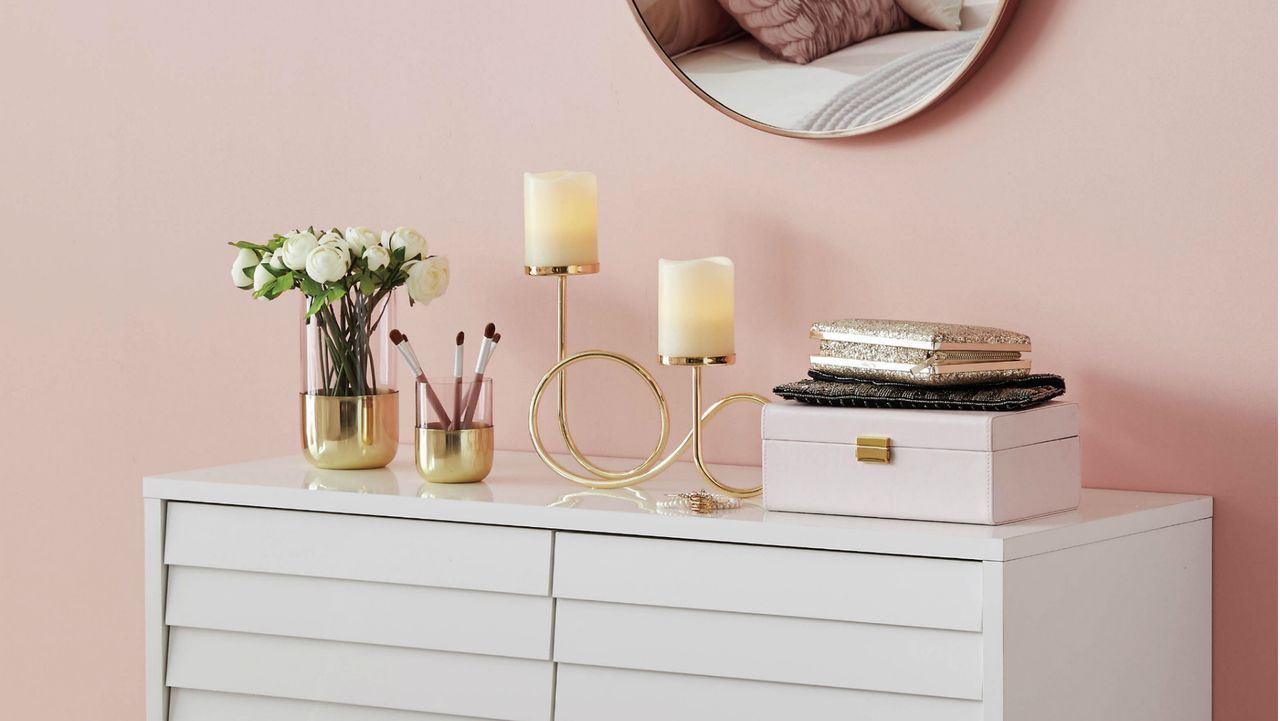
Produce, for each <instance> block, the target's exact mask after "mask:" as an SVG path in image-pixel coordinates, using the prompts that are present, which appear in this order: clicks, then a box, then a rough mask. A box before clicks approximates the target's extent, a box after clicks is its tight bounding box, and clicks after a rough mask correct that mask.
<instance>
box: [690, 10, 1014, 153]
mask: <svg viewBox="0 0 1280 721" xmlns="http://www.w3.org/2000/svg"><path fill="white" fill-rule="evenodd" d="M997 2H998V0H974V1H973V2H966V3H965V6H964V9H963V11H962V12H961V16H960V19H961V27H960V30H959V31H958V32H965V31H968V30H977V29H981V28H984V27H986V25H987V22H988V21H989V20H990V19H991V16H992V14H993V12H994V10H995V7H996V5H997ZM956 36H957V32H947V31H942V30H928V29H919V30H909V31H906V32H901V33H892V34H890V35H882V36H880V37H876V38H871V39H870V40H864V41H863V42H860V43H856V44H854V45H851V46H849V47H847V48H844V49H842V50H838V51H836V52H834V53H832V54H830V55H827V56H826V57H822V58H818V59H817V60H814V61H813V62H811V63H809V64H808V65H797V64H795V63H789V62H786V61H785V60H780V59H778V58H777V57H775V56H774V55H772V54H771V53H770V52H769V51H768V50H766V49H764V47H762V46H761V45H760V44H759V43H758V42H756V40H755V39H754V38H751V37H743V38H738V39H736V40H731V41H729V42H726V43H722V44H720V45H714V46H711V47H707V48H703V49H701V50H695V51H693V52H690V53H688V54H685V55H681V56H679V57H677V58H676V59H675V62H676V65H678V66H679V67H680V69H681V70H682V71H683V72H684V73H685V75H687V76H688V77H689V79H690V80H692V81H693V82H694V83H696V84H697V85H698V87H700V88H702V89H703V90H704V91H706V93H707V94H708V95H710V96H712V97H713V98H715V99H716V100H718V101H719V102H720V103H721V104H722V105H725V106H727V107H729V108H732V109H733V110H734V111H736V112H738V113H739V114H741V115H745V116H746V117H748V118H751V119H753V120H756V121H759V122H761V123H767V124H769V125H775V126H778V127H781V128H795V127H797V126H798V125H799V123H800V121H801V120H803V119H804V118H806V117H807V116H808V115H809V114H810V113H812V112H814V111H815V110H817V109H819V108H821V107H823V106H825V105H826V104H827V103H829V102H830V101H831V100H832V98H834V97H835V96H836V95H837V94H838V93H840V92H841V91H842V90H844V89H845V88H847V87H848V86H849V85H850V84H851V83H853V82H854V81H856V80H857V79H859V78H861V77H864V76H865V75H867V74H868V73H870V72H872V71H874V70H876V69H877V68H880V67H883V66H884V65H886V64H888V63H890V62H893V61H894V60H897V59H899V58H901V57H904V56H906V55H910V54H912V53H916V52H920V51H923V50H928V49H929V48H932V47H934V46H936V45H937V44H939V43H942V42H946V41H948V40H950V39H952V38H954V37H956Z"/></svg>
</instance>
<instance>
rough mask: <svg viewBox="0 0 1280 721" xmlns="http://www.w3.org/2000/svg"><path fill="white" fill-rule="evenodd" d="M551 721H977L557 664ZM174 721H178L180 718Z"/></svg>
mask: <svg viewBox="0 0 1280 721" xmlns="http://www.w3.org/2000/svg"><path fill="white" fill-rule="evenodd" d="M556 676H557V683H556V721H600V720H601V719H608V721H654V719H662V720H663V721H747V720H751V721H754V720H755V719H770V720H772V719H778V720H790V719H795V720H796V721H852V720H854V719H866V720H867V721H982V718H983V716H982V704H981V703H980V702H977V701H960V700H956V699H948V698H930V697H927V696H906V695H900V694H892V693H874V692H869V691H850V690H846V689H837V688H824V687H821V686H798V685H793V684H785V683H766V682H761V681H743V680H738V679H726V678H712V677H708V676H686V675H681V674H672V673H655V672H652V671H626V670H621V669H616V668H597V667H591V666H575V665H572V664H560V665H559V666H558V667H557V674H556ZM177 721H183V720H181V719H179V720H177Z"/></svg>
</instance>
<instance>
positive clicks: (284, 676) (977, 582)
mask: <svg viewBox="0 0 1280 721" xmlns="http://www.w3.org/2000/svg"><path fill="white" fill-rule="evenodd" d="M400 456H401V457H400V458H399V459H397V461H396V462H395V463H393V464H392V465H391V466H390V467H389V468H387V469H381V470H378V471H353V472H341V471H317V470H315V469H311V468H309V467H308V466H307V465H306V463H305V462H304V461H303V460H302V458H301V457H291V458H285V459H277V460H270V461H261V462H255V463H245V464H240V465H231V466H223V467H219V468H210V469H204V470H197V471H189V472H183V473H171V474H165V475H160V476H154V477H150V478H147V479H145V481H144V485H143V488H144V496H145V501H144V503H145V507H146V516H145V517H146V549H147V550H146V566H147V574H146V577H147V684H148V690H147V698H148V703H147V707H148V719H149V720H150V721H163V720H164V719H169V720H170V721H231V720H236V719H252V720H255V721H298V720H302V719H306V720H307V721H445V720H449V721H463V720H465V719H504V720H510V721H547V720H548V719H556V720H557V721H652V720H653V719H664V720H672V721H683V720H685V719H687V720H689V721H695V720H696V721H718V720H724V721H730V720H732V721H743V720H754V719H784V720H790V719H799V720H806V721H819V720H826V719H831V720H835V719H841V720H849V719H866V720H869V721H1110V720H1115V721H1148V720H1150V721H1157V720H1158V721H1184V720H1185V721H1191V720H1193V719H1194V720H1196V721H1206V720H1207V719H1209V718H1210V658H1211V624H1210V571H1211V524H1212V521H1211V516H1212V501H1211V499H1209V498H1205V497H1199V496H1179V495H1171V494H1157V493H1133V492H1122V491H1101V490H1086V491H1085V492H1084V495H1083V500H1082V505H1081V508H1080V509H1079V510H1078V511H1075V512H1072V513H1066V514H1060V515H1056V516H1050V517H1046V518H1042V519H1039V520H1032V521H1026V522H1022V523H1017V524H1013V525H1007V526H999V527H987V526H972V525H961V524H945V523H921V522H913V521H894V520H885V519H869V518H842V517H835V516H817V515H805V514H790V513H768V512H765V511H763V510H761V509H760V508H759V507H758V506H757V505H755V504H752V503H750V502H749V503H748V505H747V507H744V508H742V509H739V510H735V511H729V512H726V513H724V514H723V515H720V516H717V517H697V516H691V515H687V514H679V513H672V512H667V511H660V510H659V509H658V508H657V502H658V501H661V500H664V498H665V494H667V493H671V492H674V491H677V490H693V489H695V488H699V487H701V486H700V484H699V483H697V482H696V481H695V480H694V478H695V477H694V474H693V472H692V471H691V469H690V468H689V467H687V466H685V467H677V468H676V469H674V470H672V471H671V472H669V473H668V474H666V475H665V476H663V477H661V478H659V479H658V480H656V481H653V482H650V483H649V484H647V485H645V486H643V487H642V488H640V489H636V490H623V491H607V492H603V491H585V490H582V489H579V488H577V487H574V486H571V485H569V484H567V483H566V482H564V481H561V480H559V479H558V478H556V477H555V476H553V475H552V474H551V473H550V472H549V471H546V470H545V469H544V468H543V467H542V466H541V465H540V464H539V463H538V461H537V459H536V457H535V456H533V455H532V454H525V453H510V452H508V453H504V452H499V454H498V458H497V460H496V463H495V471H494V474H493V475H492V476H491V477H490V479H489V480H488V481H486V482H485V483H483V484H475V485H468V486H432V487H428V486H426V485H424V484H423V483H422V482H421V480H420V479H419V477H418V476H417V473H416V472H415V470H414V469H413V467H412V465H411V461H410V456H411V453H409V452H402V453H401V454H400ZM758 473H759V469H730V470H729V471H726V480H728V481H729V482H735V475H736V474H742V475H751V474H755V475H757V477H758ZM742 485H747V483H746V482H745V480H744V481H743V482H742Z"/></svg>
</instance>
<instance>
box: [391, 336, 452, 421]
mask: <svg viewBox="0 0 1280 721" xmlns="http://www.w3.org/2000/svg"><path fill="white" fill-rule="evenodd" d="M391 342H392V343H395V345H396V350H398V351H400V355H401V357H403V358H404V362H405V363H406V364H408V366H409V371H410V372H412V373H413V375H414V377H415V378H417V379H418V380H419V381H422V384H423V385H425V386H426V387H427V400H428V401H429V402H430V403H431V407H432V408H434V409H435V412H436V416H437V417H439V418H440V423H441V424H442V427H443V428H448V427H449V424H450V423H451V422H452V421H450V420H449V414H448V413H447V412H446V411H445V409H444V405H443V404H442V403H441V402H440V398H439V397H437V396H436V391H435V389H434V388H432V387H431V383H430V381H428V380H427V374H426V373H423V372H422V364H421V363H419V362H418V354H417V353H414V352H413V346H411V345H409V336H407V335H405V334H404V333H401V332H400V331H399V329H396V328H392V329H391Z"/></svg>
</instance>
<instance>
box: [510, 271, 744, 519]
mask: <svg viewBox="0 0 1280 721" xmlns="http://www.w3.org/2000/svg"><path fill="white" fill-rule="evenodd" d="M599 270H600V264H599V263H592V264H590V265H569V266H541V267H540V266H525V269H524V272H525V274H526V275H531V276H555V278H556V281H557V284H558V288H557V295H556V305H557V308H558V310H559V316H558V321H557V326H556V327H557V333H558V335H559V345H558V352H557V361H558V362H557V363H556V364H555V365H554V366H552V367H551V369H550V370H548V371H547V372H546V373H545V374H544V375H543V376H542V379H541V380H539V381H538V385H537V386H536V387H535V388H534V391H533V400H532V401H530V403H529V436H530V438H531V439H532V440H533V448H534V450H535V451H537V453H538V457H539V458H541V459H542V462H543V463H545V464H546V465H547V467H549V468H550V469H551V470H553V471H555V472H556V474H557V475H559V476H560V477H562V478H565V479H567V480H570V481H573V482H574V483H578V484H580V485H583V486H587V487H589V488H602V489H612V488H626V487H629V486H634V485H637V484H640V483H644V482H645V481H647V480H649V479H650V478H653V477H654V476H656V475H658V474H660V473H662V472H663V471H665V470H666V469H667V468H669V467H670V466H671V464H672V463H675V462H676V460H677V459H678V458H679V457H680V456H681V455H682V454H683V453H684V452H685V450H686V449H688V448H689V446H690V445H692V446H693V462H694V465H695V466H697V468H698V472H699V473H701V474H702V477H703V478H705V479H706V480H707V482H708V483H710V484H711V485H712V486H714V487H715V488H717V489H719V490H720V491H721V492H723V493H725V494H727V495H730V496H734V497H737V498H751V497H754V496H758V495H760V492H761V490H763V486H760V485H757V486H754V487H752V488H734V487H732V486H728V485H725V484H724V483H722V482H721V481H720V480H719V479H717V478H716V477H715V475H713V474H712V473H711V470H710V469H709V468H707V464H706V460H705V459H704V458H703V453H702V426H703V424H704V423H706V422H708V421H710V420H711V419H712V418H714V417H715V415H716V414H717V413H719V412H720V410H721V409H723V408H724V407H725V406H727V405H729V404H731V403H734V402H735V401H751V402H753V403H756V404H759V405H762V406H763V405H766V404H768V403H769V400H768V399H767V398H765V397H763V396H761V395H758V394H755V393H734V394H732V395H728V396H725V397H724V398H721V399H719V400H717V401H716V402H715V403H712V404H711V405H710V406H708V407H707V408H706V410H705V411H704V410H703V408H702V369H703V368H706V367H712V366H722V365H730V364H732V363H733V362H734V356H733V355H728V356H716V357H670V356H659V361H661V363H662V364H663V365H668V366H688V367H689V368H690V369H692V372H693V377H692V381H693V383H692V393H693V396H692V397H693V414H692V419H693V424H692V426H693V427H692V428H691V429H690V430H689V433H688V434H687V435H686V436H685V437H684V440H682V441H681V442H680V443H679V445H677V446H676V447H675V448H674V449H672V451H671V452H670V453H668V454H667V455H665V456H663V451H665V450H666V447H667V441H668V440H669V438H670V435H671V414H670V411H669V410H668V408H667V399H666V396H665V395H663V393H662V388H661V387H660V386H659V385H658V382H657V381H656V380H655V379H654V377H653V375H652V374H651V373H649V371H647V370H645V368H644V366H641V365H640V364H639V363H637V362H636V361H634V360H632V359H631V358H628V357H627V356H624V355H622V354H620V353H614V352H612V351H604V350H588V351H582V352H580V353H575V354H573V355H566V353H567V350H566V349H567V343H566V335H567V331H568V328H567V315H568V300H567V291H568V283H569V277H570V276H574V275H588V274H592V273H596V272H599ZM593 359H602V360H609V361H613V362H615V363H620V364H622V365H623V366H626V367H627V368H630V369H631V370H632V371H635V373H636V375H638V376H640V378H641V379H642V380H644V382H645V385H647V386H648V388H649V391H650V392H651V393H652V394H653V397H654V400H655V401H657V404H658V413H659V415H660V419H661V421H660V422H661V425H660V427H659V432H658V443H657V445H656V446H655V447H654V449H653V452H652V453H650V454H649V457H648V458H646V459H645V460H644V461H642V462H641V463H640V464H639V465H637V466H635V467H633V468H629V469H626V470H621V471H611V470H608V469H605V468H601V467H600V466H598V465H596V464H595V463H593V462H592V461H591V460H590V459H589V458H587V457H586V455H585V454H584V453H583V452H582V451H581V450H580V449H579V448H578V445H577V443H575V442H574V440H573V435H572V434H571V433H570V432H569V412H568V404H567V402H566V398H567V393H568V383H567V381H566V376H565V371H566V370H568V369H569V367H570V366H573V365H576V364H578V363H582V362H585V361H589V360H593ZM557 379H558V380H559V382H558V383H557V390H558V393H557V395H558V400H559V404H558V409H557V414H556V415H557V420H558V422H559V426H560V435H561V437H563V439H564V444H565V448H566V449H567V450H568V452H569V455H571V456H573V459H574V461H576V462H577V463H578V464H579V465H580V466H582V468H583V469H584V470H586V472H587V473H588V474H590V475H580V474H578V473H575V472H573V471H571V470H569V469H568V468H565V467H564V466H563V465H561V464H560V462H559V461H557V460H556V459H555V458H554V457H552V455H551V453H550V452H548V451H547V448H546V445H545V444H544V443H543V442H542V433H541V432H540V431H539V429H538V409H539V407H540V406H541V404H542V396H543V394H544V393H546V390H547V387H548V386H549V385H550V384H551V381H553V380H557Z"/></svg>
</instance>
